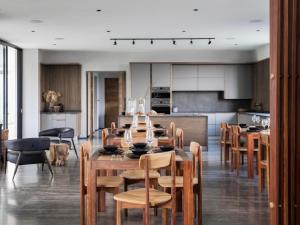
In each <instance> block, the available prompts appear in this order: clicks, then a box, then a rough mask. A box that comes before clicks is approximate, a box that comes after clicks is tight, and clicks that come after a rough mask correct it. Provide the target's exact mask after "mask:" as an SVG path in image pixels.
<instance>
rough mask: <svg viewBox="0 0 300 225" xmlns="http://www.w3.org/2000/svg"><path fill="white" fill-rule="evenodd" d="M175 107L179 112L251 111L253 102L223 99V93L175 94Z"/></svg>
mask: <svg viewBox="0 0 300 225" xmlns="http://www.w3.org/2000/svg"><path fill="white" fill-rule="evenodd" d="M172 98H173V107H174V106H177V107H178V112H182V113H183V112H235V111H237V110H238V109H239V108H245V109H250V108H251V100H245V99H239V100H228V99H226V100H225V99H223V92H217V91H201V92H196V91H195V92H173V96H172Z"/></svg>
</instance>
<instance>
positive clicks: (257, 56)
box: [254, 44, 270, 62]
mask: <svg viewBox="0 0 300 225" xmlns="http://www.w3.org/2000/svg"><path fill="white" fill-rule="evenodd" d="M268 58H270V44H266V45H263V46H261V47H259V48H257V49H255V50H254V60H255V62H259V61H261V60H264V59H268Z"/></svg>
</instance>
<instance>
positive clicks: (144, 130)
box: [136, 129, 146, 133]
mask: <svg viewBox="0 0 300 225" xmlns="http://www.w3.org/2000/svg"><path fill="white" fill-rule="evenodd" d="M136 131H137V132H139V133H143V132H146V129H138V130H136Z"/></svg>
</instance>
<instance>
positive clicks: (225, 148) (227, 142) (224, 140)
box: [220, 122, 232, 162]
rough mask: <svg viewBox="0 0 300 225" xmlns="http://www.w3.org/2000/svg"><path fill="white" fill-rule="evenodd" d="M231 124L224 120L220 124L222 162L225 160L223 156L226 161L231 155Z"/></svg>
mask: <svg viewBox="0 0 300 225" xmlns="http://www.w3.org/2000/svg"><path fill="white" fill-rule="evenodd" d="M231 136H232V135H231V126H229V125H228V124H227V123H224V122H222V123H221V125H220V159H221V162H223V156H224V161H226V160H228V158H229V157H228V156H229V149H230V148H231V145H232V140H231Z"/></svg>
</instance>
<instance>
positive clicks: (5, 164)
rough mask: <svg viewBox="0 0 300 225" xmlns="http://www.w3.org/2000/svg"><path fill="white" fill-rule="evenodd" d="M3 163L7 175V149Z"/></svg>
mask: <svg viewBox="0 0 300 225" xmlns="http://www.w3.org/2000/svg"><path fill="white" fill-rule="evenodd" d="M3 161H4V173H5V174H6V170H7V149H5V150H4V154H3Z"/></svg>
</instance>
